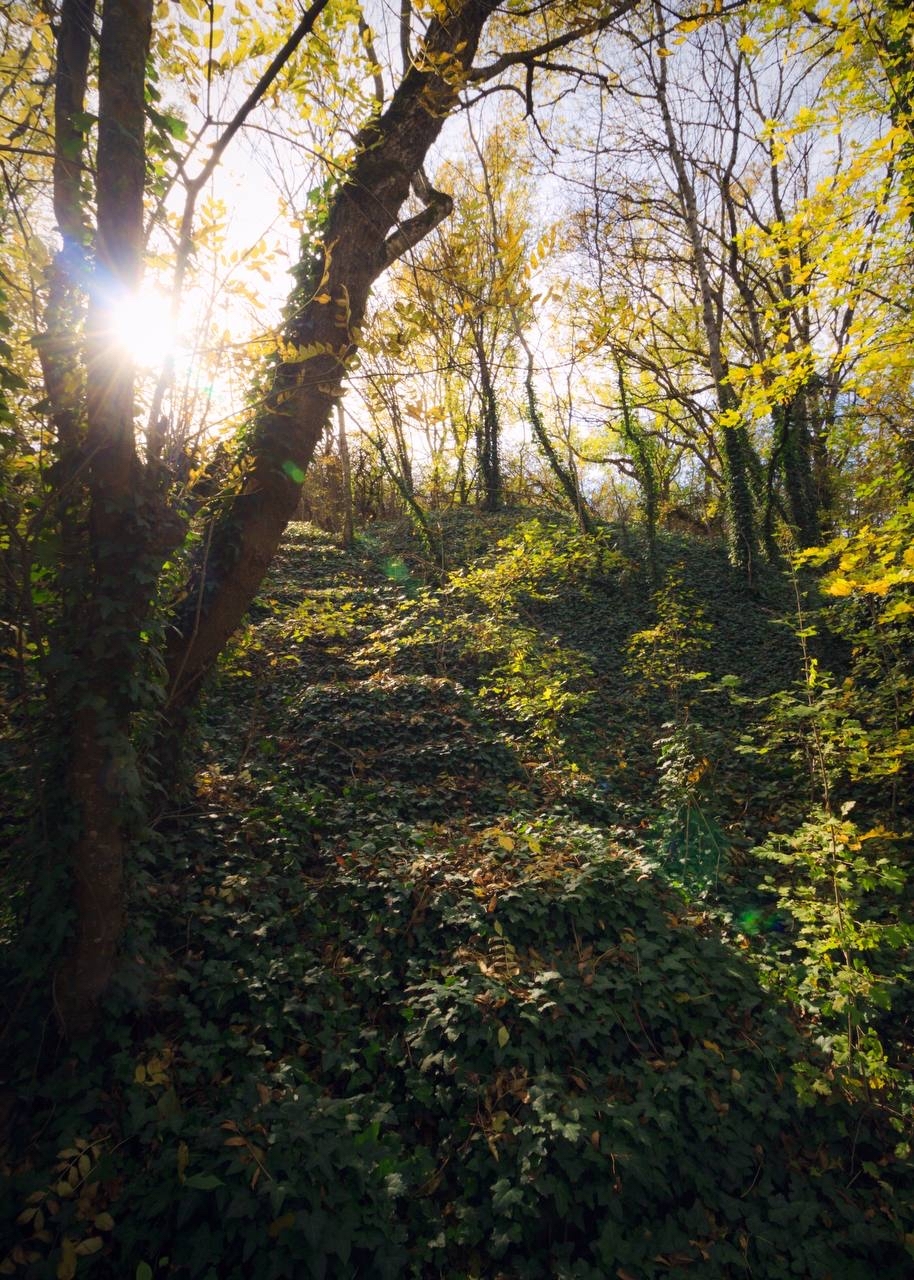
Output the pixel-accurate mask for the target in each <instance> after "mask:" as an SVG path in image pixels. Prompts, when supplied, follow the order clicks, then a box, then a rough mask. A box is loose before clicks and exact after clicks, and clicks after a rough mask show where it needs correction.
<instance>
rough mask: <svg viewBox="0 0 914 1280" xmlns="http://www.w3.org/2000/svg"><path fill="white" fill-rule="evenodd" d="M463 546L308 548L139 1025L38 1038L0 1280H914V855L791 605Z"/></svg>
mask: <svg viewBox="0 0 914 1280" xmlns="http://www.w3.org/2000/svg"><path fill="white" fill-rule="evenodd" d="M493 530H494V531H493ZM438 532H439V533H440V534H441V537H440V543H441V546H442V547H443V548H445V550H446V551H447V550H448V549H449V550H450V556H451V559H450V561H449V563H448V564H446V565H445V566H444V569H445V570H446V572H445V576H444V578H443V580H442V578H441V574H442V566H441V565H440V564H438V565H436V566H435V567H434V569H435V581H434V584H433V585H428V584H427V581H426V578H425V576H424V566H423V563H422V552H421V548H419V549H418V550H416V549H415V548H414V547H413V546H412V544H411V543H410V540H409V538H408V536H407V535H406V534H405V533H403V531H402V530H400V531H397V530H394V531H383V530H382V531H376V533H375V535H374V537H373V538H372V539H371V540H368V541H363V542H362V543H361V544H360V545H359V546H357V547H356V549H354V550H353V551H352V552H348V553H347V552H342V551H340V550H339V549H338V548H336V547H334V546H333V545H332V544H331V543H329V542H328V540H327V539H326V536H325V535H320V534H318V533H317V532H316V531H314V530H309V529H305V528H301V527H298V528H293V529H292V530H291V531H290V534H291V536H290V538H289V540H288V542H287V545H286V548H285V551H284V555H283V557H282V559H281V561H280V562H279V564H278V565H277V567H276V570H275V572H274V574H273V576H272V578H271V580H270V582H269V584H268V586H267V588H266V589H265V591H264V593H263V595H262V597H261V600H260V602H259V604H258V605H257V607H256V608H255V610H253V611H252V616H251V620H250V625H249V627H248V628H247V630H246V632H245V633H244V634H243V635H242V636H241V637H239V640H238V642H237V644H236V645H235V647H234V649H233V651H232V652H231V654H230V655H229V656H228V657H227V659H226V661H225V663H224V668H223V672H222V675H221V679H220V682H219V684H218V686H217V687H216V688H214V689H213V690H212V692H211V695H210V698H209V701H208V704H207V712H206V719H205V723H204V725H203V726H202V732H203V740H202V745H201V752H200V759H199V761H198V769H197V773H196V777H195V795H194V798H193V800H192V801H191V802H189V803H188V804H187V805H185V806H184V807H182V808H174V809H171V810H168V809H166V810H165V811H163V812H162V813H161V814H159V815H158V818H157V821H156V826H155V828H154V830H153V831H152V832H151V833H150V835H149V838H148V840H147V841H146V842H145V843H144V845H143V846H142V848H140V849H138V850H137V853H136V856H135V859H134V865H133V872H132V874H133V887H132V897H133V925H132V932H131V935H130V938H129V941H128V946H127V949H126V950H127V955H126V962H125V964H124V966H123V969H122V973H121V976H120V980H119V985H118V988H117V990H116V991H115V992H114V993H113V995H112V998H111V1001H110V1005H109V1008H108V1011H107V1017H106V1019H105V1022H104V1024H103V1026H102V1029H101V1030H100V1032H99V1033H98V1036H97V1037H96V1038H95V1039H93V1040H92V1041H91V1042H84V1043H76V1044H73V1045H71V1046H57V1047H55V1045H54V1044H53V1043H51V1039H52V1037H51V1029H50V1027H49V1026H47V1025H44V1026H42V1025H36V1026H34V1027H33V1028H32V1029H31V1032H30V1034H28V1035H24V1036H20V1038H19V1039H18V1040H17V1041H16V1043H15V1044H14V1045H13V1049H14V1052H15V1054H16V1056H17V1063H18V1065H17V1067H16V1069H15V1071H14V1072H13V1073H12V1074H11V1076H10V1081H11V1083H10V1085H9V1086H8V1091H7V1093H5V1094H4V1096H3V1108H4V1113H5V1117H6V1121H5V1123H6V1128H7V1130H8V1135H7V1140H6V1146H5V1149H4V1154H3V1156H2V1161H3V1173H4V1174H5V1181H4V1184H3V1188H2V1190H0V1222H2V1223H3V1230H4V1233H5V1238H4V1249H3V1252H2V1255H0V1256H2V1259H3V1260H2V1262H0V1274H3V1275H13V1276H21V1277H51V1276H56V1277H61V1278H62V1280H71V1278H72V1277H74V1276H77V1275H82V1274H84V1273H85V1274H86V1275H89V1274H95V1275H97V1276H99V1277H102V1278H103V1277H112V1278H114V1277H116V1278H117V1280H123V1278H124V1277H128V1278H129V1280H134V1278H136V1280H151V1277H159V1276H162V1277H165V1276H168V1277H176V1278H187V1280H191V1278H193V1280H223V1278H224V1280H234V1278H235V1277H245V1280H247V1278H249V1277H250V1280H285V1278H287V1277H296V1280H297V1278H298V1277H315V1278H320V1277H332V1278H333V1280H345V1278H346V1277H385V1276H389V1277H401V1276H412V1277H417V1278H421V1280H433V1278H442V1280H444V1278H447V1280H471V1278H473V1280H497V1278H499V1277H501V1278H502V1280H538V1278H542V1280H546V1278H547V1277H562V1278H567V1280H572V1278H575V1280H604V1277H619V1280H659V1278H660V1277H667V1276H682V1277H689V1276H692V1277H696V1278H699V1280H703V1278H704V1277H708V1278H709V1280H712V1278H715V1277H721V1278H724V1277H727V1278H729V1277H744V1276H746V1277H749V1276H751V1277H757V1278H762V1280H780V1278H781V1277H785V1278H786V1277H796V1276H806V1277H810V1280H813V1278H814V1280H828V1278H829V1277H831V1280H855V1278H856V1277H860V1280H864V1278H866V1280H868V1278H869V1277H871V1276H872V1275H873V1274H881V1275H883V1276H885V1277H887V1278H888V1280H894V1278H895V1277H897V1278H898V1280H902V1278H903V1277H905V1276H908V1275H909V1274H910V1273H911V1268H912V1265H914V1264H912V1256H914V1252H912V1243H914V1239H912V1232H914V1223H912V1215H911V1208H910V1205H911V1193H912V1190H914V1179H912V1177H911V1162H910V1149H909V1147H908V1145H907V1144H908V1142H909V1138H910V1122H909V1115H910V1103H909V1101H908V1100H907V1096H906V1093H905V1090H904V1087H903V1084H904V1073H905V1070H906V1064H907V1066H909V1065H910V1061H911V1055H910V1046H911V1044H912V1042H914V1036H912V1034H911V1030H912V1028H911V1022H910V1016H911V1011H910V1003H909V1000H908V1001H907V1003H906V997H905V995H904V990H903V988H904V983H903V981H902V980H903V977H904V974H905V973H906V972H907V966H908V964H909V947H910V936H909V933H908V932H906V930H907V929H908V922H907V920H906V918H905V916H904V910H903V907H902V905H901V903H902V901H903V894H902V888H903V879H904V867H903V866H902V865H901V864H902V861H903V859H902V858H901V855H900V854H899V852H898V840H897V838H893V837H892V836H891V835H890V834H887V833H889V828H888V827H885V828H884V830H882V831H876V834H873V832H874V831H875V830H876V817H875V808H876V800H875V794H876V793H875V791H874V790H873V783H872V776H871V775H872V774H873V772H874V769H873V768H870V770H869V773H867V774H866V776H865V777H863V776H861V777H860V783H859V787H858V783H857V781H856V778H857V774H854V770H853V767H852V766H853V761H851V762H850V763H848V761H847V760H846V759H845V761H844V763H843V765H841V764H840V762H839V761H838V758H837V754H836V753H835V754H833V755H832V757H830V764H829V768H832V767H833V769H834V771H835V772H834V773H833V774H832V775H829V776H830V778H832V786H833V787H834V786H835V785H837V786H838V787H839V788H842V787H843V788H844V792H843V795H844V801H850V800H851V799H854V798H856V799H857V800H858V802H859V808H858V809H855V810H854V811H853V821H852V817H851V810H850V809H848V810H847V811H846V812H845V813H843V814H842V813H841V812H840V809H838V810H836V809H835V807H834V806H832V808H831V810H830V811H829V812H827V813H823V811H822V810H821V809H819V810H815V809H813V808H811V805H812V800H813V794H812V793H813V791H814V787H813V784H812V783H811V782H810V780H809V777H808V771H807V766H808V761H809V758H810V757H809V740H808V736H809V734H810V732H812V730H813V727H814V726H815V725H816V724H818V725H819V728H820V729H821V728H822V727H823V725H824V726H825V728H827V727H828V725H827V723H826V721H824V720H822V719H821V718H820V719H819V721H816V720H815V717H814V716H813V715H812V714H807V712H806V711H804V712H803V713H802V714H799V715H793V712H792V710H791V708H794V707H796V706H803V707H806V708H807V709H808V708H809V706H810V696H809V695H810V686H809V673H810V662H811V660H812V656H813V655H812V654H811V652H809V651H807V652H805V653H804V651H803V649H802V646H801V647H798V646H797V641H796V639H795V637H794V635H793V634H792V630H791V628H789V627H786V626H784V625H783V624H781V623H779V622H778V621H777V619H778V618H784V617H788V616H789V614H790V589H789V584H787V585H786V586H785V584H784V583H780V582H778V581H776V580H774V579H772V581H771V582H770V583H768V584H767V585H766V586H765V592H766V594H765V595H764V596H763V598H761V599H759V598H757V597H751V596H749V595H748V594H747V593H746V592H745V590H744V589H743V588H742V586H741V585H740V584H739V583H738V580H736V579H734V578H733V577H732V576H731V574H730V571H729V570H728V569H727V567H726V565H725V563H724V561H723V556H722V554H718V552H717V550H716V549H715V548H713V547H712V546H701V547H691V546H687V545H686V544H685V543H684V542H683V541H682V540H673V539H668V540H663V539H661V540H660V542H659V544H658V547H657V558H658V565H659V572H660V575H661V580H663V581H665V586H663V587H662V588H661V590H660V593H659V594H658V595H653V596H652V589H651V585H650V580H649V575H648V573H647V570H646V568H645V563H646V561H645V555H644V549H643V548H641V547H640V546H639V545H638V543H637V540H636V539H630V540H628V541H624V540H623V541H620V539H619V538H618V537H616V536H615V535H613V534H611V533H609V532H607V531H602V532H601V534H600V536H599V537H598V538H597V539H593V540H587V539H584V538H582V537H581V535H579V534H577V533H574V532H573V531H571V530H570V529H567V528H565V527H564V526H563V525H562V523H561V522H559V521H552V520H550V521H543V520H536V521H525V520H523V519H521V518H520V517H517V518H513V519H509V518H507V517H504V516H503V517H500V518H499V521H498V522H497V525H495V526H488V525H487V524H486V522H485V521H484V520H481V519H478V518H476V519H474V520H472V521H470V520H468V519H467V518H466V517H465V516H464V515H463V514H461V515H460V517H459V519H457V520H456V521H455V526H454V530H453V533H454V536H453V538H450V539H449V537H448V527H447V526H446V525H443V527H442V529H441V530H439V531H438ZM487 539H488V540H487ZM499 540H500V545H496V543H497V542H498V541H499ZM686 551H687V552H688V554H684V552H686ZM680 562H681V567H678V568H677V565H680ZM664 575H666V577H665V578H664ZM795 630H796V627H794V628H793V631H795ZM817 672H818V668H817ZM848 674H849V675H852V673H851V672H849V673H848ZM816 678H817V679H818V678H819V676H818V674H817V677H816ZM829 687H831V686H829ZM813 693H814V694H815V697H818V692H817V690H816V689H815V687H814V688H813ZM813 701H815V698H813ZM829 705H831V704H829ZM828 723H831V722H828ZM836 723H837V722H836ZM829 732H831V730H829ZM837 732H838V730H837V729H835V730H834V733H835V734H837ZM788 739H789V740H790V743H791V744H792V745H791V746H790V747H789V749H785V747H784V745H783V744H784V743H785V742H787V740H788ZM776 742H780V743H781V745H780V746H778V747H777V749H775V743H776ZM836 752H837V748H836ZM858 774H860V775H862V774H863V767H862V765H861V767H860V769H859V770H858ZM855 787H856V788H857V789H858V790H859V791H860V794H859V795H855ZM896 793H897V788H896ZM836 803H838V804H840V803H841V801H837V800H836ZM894 803H895V813H894V823H895V825H894V827H893V828H892V831H893V832H895V834H896V835H897V832H898V831H900V830H902V829H903V827H904V822H905V821H906V819H905V817H904V814H903V813H902V812H900V809H899V805H898V801H897V794H896V798H895V801H894ZM829 824H831V825H830V826H829ZM826 837H827V838H828V839H829V840H833V843H832V845H830V846H826V847H823V851H822V852H821V855H820V853H819V852H817V851H818V850H819V849H820V843H817V842H821V840H822V839H824V838H826ZM893 839H894V843H893ZM835 842H837V843H835ZM835 849H838V851H839V855H840V856H839V858H838V861H835ZM871 850H872V851H873V852H874V853H875V854H876V856H874V857H870V852H871ZM842 877H843V879H842ZM848 877H850V880H848ZM839 882H840V885H839V887H840V889H841V893H842V894H843V895H844V896H843V898H841V901H842V903H843V904H844V907H845V917H844V920H845V923H844V924H843V925H842V924H841V923H840V921H839V923H838V925H837V926H836V924H835V920H834V912H835V908H834V887H835V885H836V884H839ZM826 891H827V892H826ZM829 895H831V896H829ZM829 902H831V904H832V905H831V906H829V905H828V904H829ZM851 922H852V923H853V928H854V929H855V930H856V933H854V934H853V935H852V934H851V933H850V932H849V930H850V928H851ZM842 930H843V932H842ZM893 930H894V932H893ZM829 931H831V932H829ZM842 947H843V948H844V951H843V952H842V950H841V948H842ZM845 953H846V954H845ZM868 975H869V976H868ZM842 998H843V1000H844V1003H843V1004H842V1003H841V1001H842ZM848 1003H850V1004H852V1006H853V1009H854V1017H855V1020H854V1021H853V1023H852V1029H851V1033H850V1034H851V1039H850V1040H849V1041H848V1042H847V1045H842V1042H841V1039H840V1037H841V1035H843V1034H845V1033H846V1027H847V1008H848ZM877 1046H878V1049H877ZM842 1055H843V1056H842ZM867 1055H868V1056H867ZM880 1055H881V1056H880ZM849 1059H850V1066H851V1067H853V1070H851V1069H850V1068H849ZM49 1060H50V1061H51V1065H50V1067H49V1065H48V1064H49ZM877 1068H878V1072H879V1073H881V1074H877Z"/></svg>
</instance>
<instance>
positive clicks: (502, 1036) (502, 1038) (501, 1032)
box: [498, 1023, 511, 1049]
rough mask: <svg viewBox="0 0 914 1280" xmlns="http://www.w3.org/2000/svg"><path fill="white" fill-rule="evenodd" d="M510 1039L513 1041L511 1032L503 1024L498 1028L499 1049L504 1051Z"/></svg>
mask: <svg viewBox="0 0 914 1280" xmlns="http://www.w3.org/2000/svg"><path fill="white" fill-rule="evenodd" d="M510 1039H511V1032H510V1031H509V1030H508V1028H507V1027H506V1026H505V1025H504V1023H502V1024H501V1026H500V1027H499V1028H498V1047H499V1049H503V1048H504V1047H505V1045H506V1044H507V1043H508V1041H509V1040H510Z"/></svg>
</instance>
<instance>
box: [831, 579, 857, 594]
mask: <svg viewBox="0 0 914 1280" xmlns="http://www.w3.org/2000/svg"><path fill="white" fill-rule="evenodd" d="M853 591H854V584H853V583H852V582H849V581H848V580H847V578H833V579H832V580H831V582H826V583H825V594H826V595H829V596H849V595H852V594H853Z"/></svg>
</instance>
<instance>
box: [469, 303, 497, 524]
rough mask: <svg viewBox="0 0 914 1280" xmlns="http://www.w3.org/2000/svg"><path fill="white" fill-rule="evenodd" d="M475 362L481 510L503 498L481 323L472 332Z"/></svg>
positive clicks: (491, 384) (490, 508)
mask: <svg viewBox="0 0 914 1280" xmlns="http://www.w3.org/2000/svg"><path fill="white" fill-rule="evenodd" d="M473 339H474V347H475V350H476V362H477V365H478V368H479V398H480V402H481V403H480V414H479V421H478V424H477V428H476V461H477V465H478V467H479V505H480V507H481V508H482V510H483V511H498V509H499V508H500V507H501V502H502V485H501V439H500V436H501V418H500V415H499V412H498V398H497V396H496V394H495V384H494V382H493V380H492V371H491V369H490V367H489V358H488V354H487V352H486V347H485V340H484V337H483V334H482V330H481V327H480V328H477V329H476V331H475V333H474V335H473Z"/></svg>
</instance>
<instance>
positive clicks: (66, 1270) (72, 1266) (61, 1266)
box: [57, 1236, 78, 1280]
mask: <svg viewBox="0 0 914 1280" xmlns="http://www.w3.org/2000/svg"><path fill="white" fill-rule="evenodd" d="M77 1265H78V1264H77V1259H76V1246H75V1244H74V1243H73V1241H72V1240H71V1239H70V1237H69V1236H64V1238H63V1240H61V1242H60V1262H58V1264H57V1280H73V1277H74V1276H75V1275H76V1267H77Z"/></svg>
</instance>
